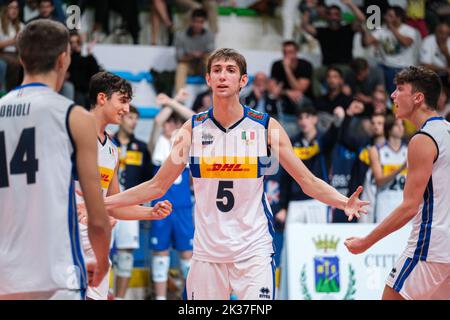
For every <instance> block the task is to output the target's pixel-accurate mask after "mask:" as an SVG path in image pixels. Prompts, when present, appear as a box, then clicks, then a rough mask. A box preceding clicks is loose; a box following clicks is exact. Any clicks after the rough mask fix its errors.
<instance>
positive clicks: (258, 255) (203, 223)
mask: <svg viewBox="0 0 450 320" xmlns="http://www.w3.org/2000/svg"><path fill="white" fill-rule="evenodd" d="M246 69H247V68H246V61H245V58H244V57H243V56H242V55H241V54H239V53H238V52H236V51H235V50H233V49H218V50H216V51H215V52H214V53H213V54H212V55H211V56H210V57H209V59H208V65H207V73H206V81H207V84H208V86H209V87H210V88H211V90H212V93H213V107H212V108H211V109H210V110H209V111H207V112H204V113H200V114H198V115H194V116H193V117H192V120H189V121H187V122H186V123H185V124H184V126H183V127H182V129H180V131H179V134H178V135H177V137H176V138H175V143H174V146H173V149H172V152H171V155H170V156H169V158H167V160H166V161H165V162H164V163H163V165H162V166H161V168H160V169H159V171H158V173H157V174H156V175H155V177H154V178H153V179H152V180H150V181H148V182H145V183H142V184H140V185H138V186H136V187H134V188H131V189H129V190H127V191H125V192H123V193H121V194H117V195H115V196H113V197H108V198H107V199H106V201H105V203H106V204H107V205H108V207H111V208H115V207H120V206H127V205H131V204H136V203H141V202H144V201H148V200H151V199H157V198H159V197H161V196H162V195H163V194H164V193H165V192H166V190H167V189H168V188H169V187H170V186H171V185H172V183H173V182H174V181H175V180H176V178H177V177H178V176H179V175H180V174H181V172H182V171H183V170H184V168H185V166H186V162H187V161H188V160H189V159H190V169H191V172H192V175H193V180H194V191H195V197H196V204H195V218H194V220H195V235H194V250H193V258H192V264H191V268H190V271H189V274H188V278H187V284H186V289H187V291H186V296H185V297H186V298H188V299H224V300H227V299H229V298H230V293H231V291H233V292H234V294H235V295H236V296H237V298H238V299H255V300H261V299H263V300H265V299H274V298H275V296H274V290H275V277H274V264H273V262H272V256H273V253H274V249H273V238H272V234H273V217H272V213H271V212H270V209H269V208H270V206H269V204H268V202H267V198H266V196H265V194H264V190H263V175H264V173H265V172H264V169H265V168H264V165H265V164H266V166H267V162H266V160H267V157H268V156H269V149H270V152H271V153H272V154H274V155H276V156H278V158H279V161H280V162H281V164H282V165H283V166H284V168H285V169H286V171H287V172H289V174H291V175H292V176H293V177H294V179H295V180H296V181H297V182H298V183H299V184H300V185H301V187H302V188H303V190H304V191H305V192H306V193H307V194H308V195H310V196H312V197H314V198H316V199H318V200H320V201H323V202H325V203H326V204H328V205H331V206H333V207H337V208H340V209H343V210H345V212H346V213H347V215H350V216H353V215H356V216H358V217H359V215H360V212H364V211H365V210H364V208H362V206H363V205H365V204H366V203H365V202H363V201H361V200H359V199H358V195H359V193H360V192H361V189H362V188H361V187H360V188H358V191H357V192H356V193H355V194H354V195H352V197H351V198H347V197H345V196H343V195H341V194H340V193H339V192H338V191H337V190H335V189H334V188H332V187H331V186H329V185H328V184H326V183H325V182H324V181H322V180H320V179H318V178H316V177H315V176H314V175H312V174H311V172H310V171H309V170H308V169H307V168H306V167H305V165H304V164H303V163H302V161H301V160H300V159H299V158H298V157H297V156H296V155H295V153H294V151H293V148H292V145H291V143H290V140H289V137H288V135H287V134H286V132H285V131H284V129H283V128H282V127H281V125H280V124H279V123H278V122H277V121H276V120H274V119H271V118H270V117H269V116H268V115H267V114H263V113H259V112H256V111H253V110H251V109H249V108H247V107H245V106H242V105H241V104H240V103H239V91H240V89H241V88H243V87H244V86H245V85H246V84H247V81H248V76H247V70H246Z"/></svg>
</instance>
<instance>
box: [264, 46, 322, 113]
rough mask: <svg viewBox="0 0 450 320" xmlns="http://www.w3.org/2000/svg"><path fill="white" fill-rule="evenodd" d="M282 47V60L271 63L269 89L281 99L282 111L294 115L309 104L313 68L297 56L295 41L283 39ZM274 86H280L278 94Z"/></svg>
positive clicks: (297, 50) (297, 48) (297, 49)
mask: <svg viewBox="0 0 450 320" xmlns="http://www.w3.org/2000/svg"><path fill="white" fill-rule="evenodd" d="M282 48H283V60H278V61H275V62H274V63H273V64H272V68H271V72H270V78H271V79H272V84H271V91H272V93H274V94H275V98H278V99H282V100H283V110H282V111H283V113H284V114H287V115H291V116H295V115H296V114H297V113H298V111H299V110H300V109H301V108H302V107H304V106H307V105H311V100H312V89H311V81H312V73H313V68H312V65H311V63H309V62H308V61H306V60H304V59H301V58H299V57H298V52H299V47H298V45H297V43H295V42H293V41H285V42H283V46H282ZM274 83H275V84H276V85H275V84H274ZM276 86H280V87H281V92H279V95H276V94H277V93H278V92H277V91H280V90H277V89H276Z"/></svg>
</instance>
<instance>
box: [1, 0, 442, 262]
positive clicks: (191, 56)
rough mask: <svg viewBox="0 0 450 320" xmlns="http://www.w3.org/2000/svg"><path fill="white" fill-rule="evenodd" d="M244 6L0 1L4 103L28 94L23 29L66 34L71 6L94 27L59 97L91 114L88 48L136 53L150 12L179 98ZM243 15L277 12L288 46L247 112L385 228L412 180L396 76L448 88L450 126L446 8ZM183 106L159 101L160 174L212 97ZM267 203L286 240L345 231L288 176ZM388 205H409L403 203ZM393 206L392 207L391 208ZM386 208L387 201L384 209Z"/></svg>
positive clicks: (306, 1) (269, 184) (270, 0)
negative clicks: (277, 127) (269, 124)
mask: <svg viewBox="0 0 450 320" xmlns="http://www.w3.org/2000/svg"><path fill="white" fill-rule="evenodd" d="M237 2H238V1H233V0H231V1H213V0H201V1H200V0H199V1H195V0H168V1H163V0H150V1H145V0H134V1H133V0H130V1H119V0H102V1H89V0H79V1H61V0H40V1H38V0H26V1H24V0H21V1H17V0H15V1H1V2H0V4H1V5H2V11H1V21H0V86H1V91H2V92H3V93H6V92H8V91H9V90H11V89H12V88H14V87H15V86H17V85H18V84H20V82H21V79H22V75H23V71H22V69H21V66H20V63H19V59H18V55H17V49H16V47H15V41H16V36H17V34H18V33H19V32H20V30H22V28H23V27H24V24H26V23H28V22H30V21H32V20H34V19H39V18H45V19H53V20H57V21H61V22H64V21H65V19H66V17H65V14H64V9H63V8H64V6H67V5H70V4H77V5H79V6H80V8H81V10H82V11H84V10H86V8H88V7H90V8H93V9H94V11H95V19H94V20H95V23H94V26H93V29H92V30H91V32H89V33H88V34H79V33H77V32H72V33H71V36H70V46H71V49H72V64H71V66H70V68H69V71H68V74H67V77H66V82H65V84H64V86H63V89H62V91H61V93H62V94H64V95H65V96H67V97H69V98H70V99H72V100H74V101H75V102H76V103H77V104H80V105H83V106H86V107H88V104H89V96H88V83H89V79H90V78H91V76H92V75H93V74H95V73H97V72H98V71H99V70H100V69H101V66H100V63H99V62H98V61H97V60H96V58H95V57H94V56H93V55H92V46H93V45H95V44H96V43H101V42H102V41H104V40H105V39H106V37H108V35H109V34H111V33H113V32H114V28H116V29H118V30H120V32H124V33H127V34H129V35H130V36H131V38H132V42H133V43H134V44H138V39H139V31H140V29H141V26H140V25H139V19H138V13H139V12H140V11H142V10H148V11H149V12H150V21H151V23H150V26H151V38H150V39H148V40H149V42H148V44H152V45H170V46H174V47H175V50H176V59H177V62H178V64H177V69H176V74H175V79H174V81H173V84H172V85H173V87H174V92H176V93H180V92H183V91H182V89H183V88H184V87H185V85H186V78H187V77H188V76H189V75H203V74H204V72H205V68H204V65H205V60H206V58H207V57H208V55H209V54H210V53H211V52H212V51H213V50H214V49H215V48H216V45H215V35H216V34H217V32H218V8H219V6H233V5H236V3H237ZM246 4H247V5H248V7H249V8H252V9H253V10H255V11H256V12H258V13H259V14H262V15H272V16H273V15H274V14H275V12H276V10H279V11H280V12H281V18H282V22H283V23H282V24H283V39H284V42H283V43H282V44H281V46H280V50H281V52H282V59H281V60H279V61H275V62H273V63H272V64H271V67H270V70H271V71H270V74H266V73H265V72H263V71H260V72H257V73H255V74H254V75H250V76H251V83H250V84H249V85H248V86H247V87H245V88H244V89H243V90H242V92H241V101H242V103H243V104H245V105H247V106H249V107H251V108H253V109H255V110H257V111H260V112H267V113H269V114H270V115H271V116H272V117H274V118H276V119H277V120H278V121H280V122H281V123H282V124H283V126H284V128H285V129H286V131H287V132H288V133H289V134H290V136H291V139H292V143H293V148H294V150H295V151H296V154H297V155H298V156H299V157H300V158H301V159H302V160H303V161H304V162H305V164H306V165H307V167H308V168H309V169H310V170H311V171H313V173H314V174H315V175H316V176H318V177H320V178H322V179H324V180H326V181H328V182H329V183H330V184H331V185H333V186H334V187H335V188H337V189H338V190H339V191H341V192H342V193H343V194H351V193H353V192H354V191H355V189H356V187H357V186H358V185H364V186H365V187H366V192H368V193H370V192H372V193H373V194H372V195H370V194H366V195H365V196H366V197H367V199H371V200H372V201H373V203H372V207H371V210H370V215H369V217H368V218H365V219H363V220H362V221H363V222H379V221H380V220H381V219H383V218H384V216H382V215H381V213H380V214H378V213H377V212H378V211H380V212H381V211H387V210H388V209H389V208H386V206H379V207H380V208H381V207H382V208H383V210H381V209H380V210H378V211H377V199H378V195H379V194H380V193H381V191H383V192H384V191H385V189H386V188H387V187H386V186H388V189H389V192H390V191H401V190H402V183H403V185H404V178H403V180H402V178H401V177H402V176H403V177H404V175H405V174H406V173H405V157H406V153H405V149H404V148H406V142H407V140H408V138H409V137H411V135H412V134H413V133H414V132H415V130H416V128H414V126H413V125H412V124H411V123H402V122H401V121H400V122H398V121H395V120H394V119H393V116H392V115H393V113H394V112H395V106H393V105H392V102H391V99H390V94H391V93H392V92H393V91H394V90H395V82H394V78H395V74H396V73H397V72H398V71H399V70H401V69H402V68H404V67H407V66H409V65H424V66H426V67H428V68H430V69H432V70H434V71H436V72H437V73H438V74H439V76H440V77H441V80H442V82H443V84H444V90H443V91H442V93H441V99H440V101H439V106H438V111H439V113H440V114H441V115H442V116H443V117H445V118H447V119H449V118H450V105H449V93H448V90H449V87H450V77H449V75H450V40H449V36H450V27H449V24H448V23H449V21H450V20H449V16H450V9H449V8H450V3H449V2H448V1H442V0H436V1H424V0H423V1H420V0H390V1H388V0H379V1H352V0H340V1H338V0H337V1H324V0H278V1H276V0H261V1H247V2H246ZM371 4H376V5H378V6H379V8H381V13H382V25H381V27H379V28H375V29H373V30H371V29H370V28H368V27H367V24H366V19H367V16H366V12H367V11H366V9H367V7H368V6H369V5H371ZM113 11H114V12H116V14H118V15H119V16H120V17H121V23H120V25H118V26H111V25H110V22H111V21H110V18H109V14H110V13H111V12H113ZM174 12H184V13H186V15H185V17H187V18H186V21H185V23H184V25H183V27H182V28H181V29H179V30H175V28H174ZM161 28H166V31H167V33H168V35H169V37H168V39H167V41H165V42H162V41H161V36H160V34H159V32H160V29H161ZM230 32H233V31H232V28H230ZM311 42H314V43H316V44H317V45H318V46H319V47H320V49H321V56H322V64H321V66H320V67H316V68H314V67H313V65H312V64H311V63H310V62H309V61H308V60H307V59H305V58H304V57H303V56H302V55H303V54H302V49H301V48H303V47H304V46H305V44H306V45H307V44H308V43H311ZM355 45H358V46H360V47H361V48H362V49H363V51H362V52H363V53H364V54H363V55H361V56H357V57H356V56H353V52H354V50H353V49H354V46H355ZM155 89H156V88H155ZM157 93H159V92H157ZM179 97H183V94H178V95H177V98H174V99H172V98H170V97H169V96H167V95H160V96H159V97H158V99H157V101H156V103H158V104H160V105H161V106H162V107H164V108H162V109H161V113H160V114H159V115H158V116H157V118H156V119H155V124H156V125H155V126H154V130H153V131H152V136H151V137H150V139H149V143H148V149H149V152H150V156H149V157H150V158H151V159H153V162H154V163H153V165H157V164H156V162H155V161H156V160H155V154H154V150H155V145H156V143H157V141H158V137H159V136H160V135H162V136H164V137H165V140H164V141H166V140H167V141H170V134H169V132H170V133H172V132H173V131H174V129H176V127H179V126H181V124H182V121H181V120H180V119H187V118H188V117H189V116H190V115H191V114H192V111H193V112H195V113H198V112H203V111H205V110H207V109H208V108H210V106H211V105H212V100H211V96H210V92H209V91H208V90H207V91H205V92H202V93H200V94H199V95H198V96H197V97H196V98H195V101H194V103H193V105H192V106H183V105H182V103H183V99H182V98H179ZM169 111H170V112H169ZM172 113H173V114H174V115H175V116H174V115H171V114H172ZM155 128H158V130H159V131H156V129H155ZM130 134H131V133H130ZM167 141H166V142H167ZM169 145H170V143H169ZM386 148H388V149H386ZM389 148H390V149H389ZM390 152H392V154H393V155H394V156H391V158H392V157H396V162H395V163H394V162H389V159H387V158H388V156H386V155H389V154H390ZM400 153H401V154H400ZM402 157H403V158H402ZM160 160H161V161H162V160H164V159H160ZM150 165H151V164H150V163H149V166H150ZM159 165H160V163H159ZM388 167H389V168H390V169H389V170H387V169H386V168H388ZM266 192H267V196H268V200H269V202H270V203H271V205H272V211H273V213H274V216H275V227H276V229H277V231H278V233H280V234H282V232H283V228H284V225H285V223H286V222H287V221H289V219H291V220H292V221H294V220H298V221H302V222H305V223H311V222H323V223H330V222H347V220H346V217H345V216H344V214H343V212H340V211H339V210H334V209H333V208H328V207H326V206H323V207H321V206H318V205H317V203H312V202H311V201H312V199H311V198H309V197H308V196H307V195H305V194H304V193H303V192H302V190H301V189H300V188H299V186H298V185H296V184H295V183H294V182H293V181H292V180H290V179H289V177H288V175H287V174H286V173H285V172H284V171H283V170H280V171H279V172H278V173H277V174H275V175H273V176H269V177H267V179H266ZM386 194H387V193H386ZM385 196H386V197H387V198H386V199H391V198H389V197H400V198H399V199H398V200H401V192H397V193H395V194H394V193H392V194H389V195H385ZM383 199H384V198H383ZM389 201H391V202H392V203H395V199H394V200H392V199H391V200H389ZM389 201H387V202H385V201H384V200H383V205H385V204H386V203H388V202H389ZM379 202H380V201H378V203H379ZM302 205H303V206H305V205H307V206H308V208H309V209H306V210H305V211H304V212H306V214H305V215H304V216H298V215H297V216H296V217H295V219H294V214H289V212H290V211H291V212H298V211H302V210H299V208H302ZM385 213H388V212H385ZM290 216H291V217H290ZM352 222H355V221H352ZM278 239H280V238H278ZM278 241H281V242H279V243H278V246H279V247H280V246H282V244H281V243H282V238H281V240H278ZM278 263H279V261H278Z"/></svg>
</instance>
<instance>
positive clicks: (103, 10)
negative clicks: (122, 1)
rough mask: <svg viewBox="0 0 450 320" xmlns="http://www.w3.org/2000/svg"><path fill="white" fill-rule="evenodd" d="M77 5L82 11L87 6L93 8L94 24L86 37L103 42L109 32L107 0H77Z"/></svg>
mask: <svg viewBox="0 0 450 320" xmlns="http://www.w3.org/2000/svg"><path fill="white" fill-rule="evenodd" d="M78 6H79V7H80V9H81V12H82V13H83V12H84V11H85V10H86V8H87V7H91V8H93V9H94V26H93V29H92V32H90V33H89V34H88V35H87V38H89V39H92V40H96V41H97V42H103V40H104V39H105V38H106V36H107V34H108V33H109V10H108V0H95V1H94V0H79V1H78Z"/></svg>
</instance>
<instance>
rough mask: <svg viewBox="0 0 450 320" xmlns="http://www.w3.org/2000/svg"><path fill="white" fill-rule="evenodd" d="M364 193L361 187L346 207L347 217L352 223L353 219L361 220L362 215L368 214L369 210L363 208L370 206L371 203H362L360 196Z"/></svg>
mask: <svg viewBox="0 0 450 320" xmlns="http://www.w3.org/2000/svg"><path fill="white" fill-rule="evenodd" d="M362 191H363V187H361V186H359V187H358V189H356V191H355V192H354V193H353V194H352V195H351V197H350V198H349V199H348V201H347V204H346V205H345V207H344V212H345V215H346V216H347V217H348V221H351V220H352V219H353V217H355V216H356V217H357V218H358V219H359V218H361V213H364V214H367V210H366V209H364V208H363V206H367V205H368V204H370V202H369V201H362V200H360V199H359V195H360V194H361V192H362Z"/></svg>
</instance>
